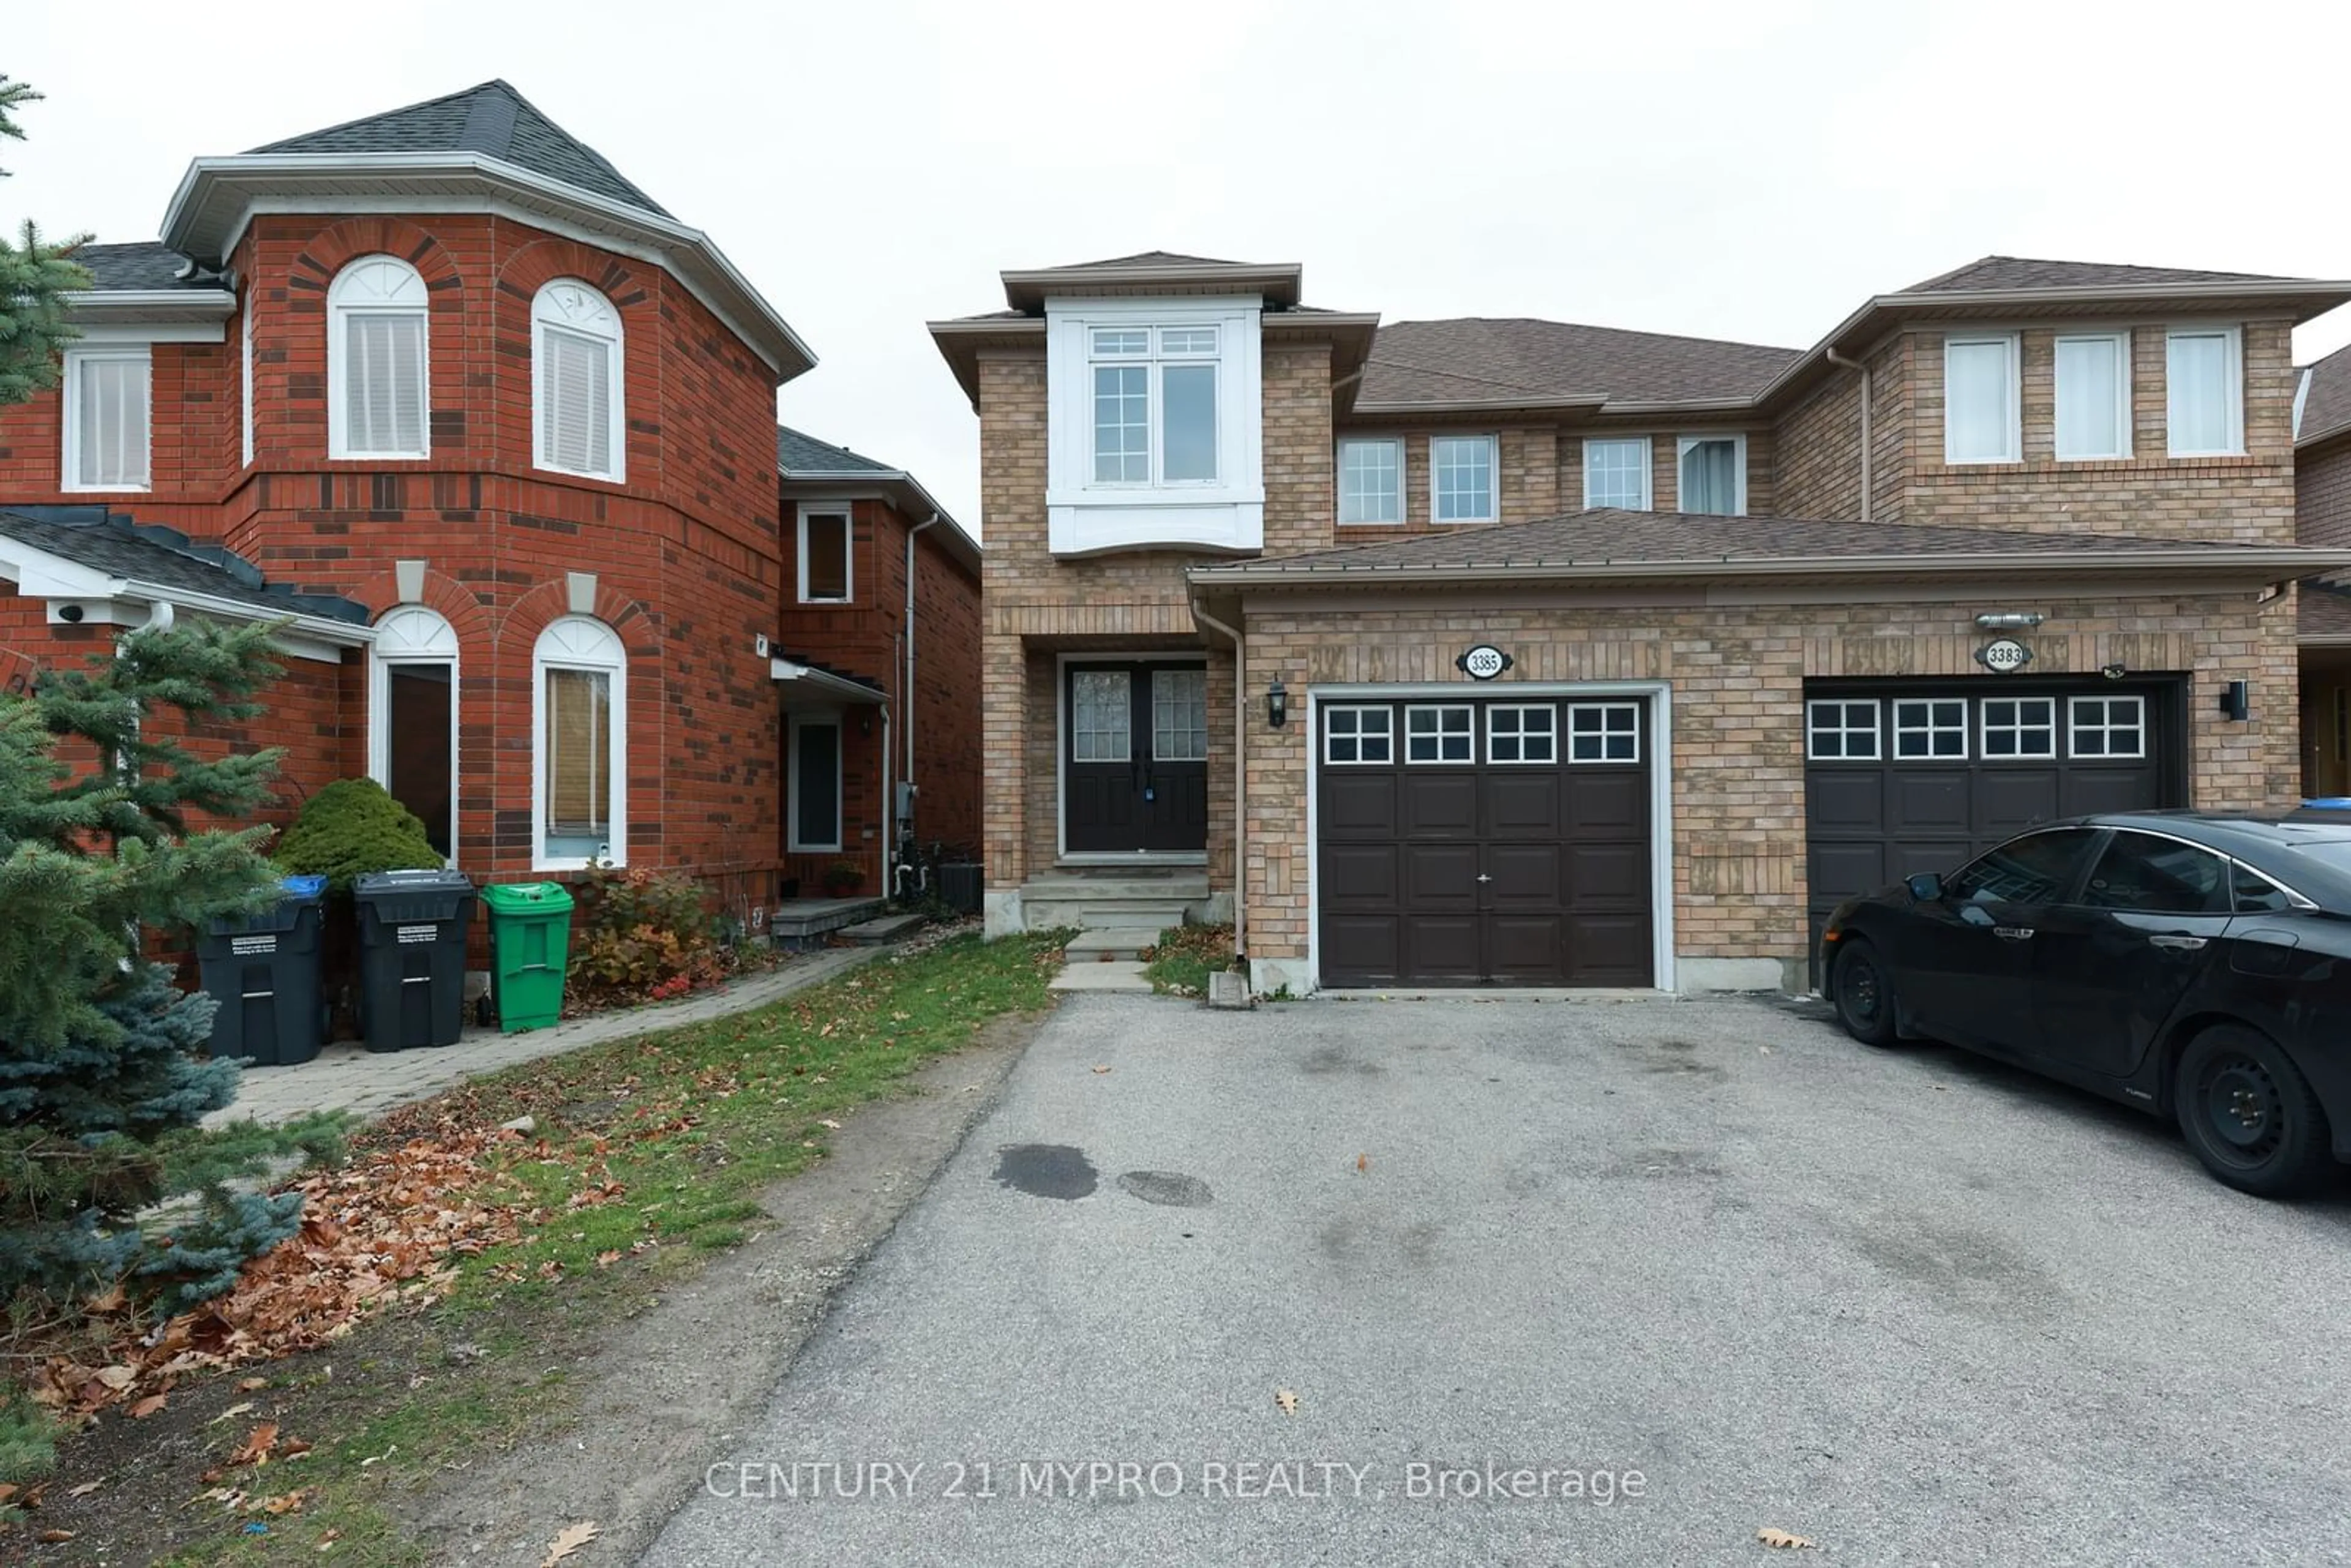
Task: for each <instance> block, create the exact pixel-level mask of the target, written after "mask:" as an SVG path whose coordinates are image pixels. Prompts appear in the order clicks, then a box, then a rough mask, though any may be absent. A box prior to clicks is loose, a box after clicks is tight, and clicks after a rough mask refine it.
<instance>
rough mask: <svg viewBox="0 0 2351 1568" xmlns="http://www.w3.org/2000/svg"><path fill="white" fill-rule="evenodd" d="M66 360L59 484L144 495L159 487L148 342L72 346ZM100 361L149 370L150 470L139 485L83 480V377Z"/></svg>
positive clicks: (59, 420)
mask: <svg viewBox="0 0 2351 1568" xmlns="http://www.w3.org/2000/svg"><path fill="white" fill-rule="evenodd" d="M60 357H61V359H62V360H63V361H64V363H63V366H62V371H63V375H62V380H61V381H60V382H59V385H58V389H57V392H58V398H59V402H58V408H57V423H58V424H59V425H60V426H62V427H63V431H62V434H63V439H62V441H61V442H60V443H59V445H60V451H59V453H58V455H57V460H58V463H59V465H60V466H59V469H58V473H57V488H58V489H60V490H65V491H71V492H74V493H76V494H80V495H117V496H127V495H140V494H143V493H145V492H147V491H150V490H152V489H153V488H154V487H155V354H154V350H153V349H152V346H151V345H149V344H146V343H100V344H97V345H93V346H90V347H78V346H77V347H72V348H68V349H67V350H66V351H65V353H64V354H63V355H62V356H60ZM96 363H124V364H138V365H141V366H142V367H144V368H145V370H146V372H147V399H146V414H145V423H146V426H147V428H146V431H145V435H146V443H147V459H146V461H145V462H144V463H142V464H141V465H140V466H141V467H142V468H144V469H145V470H146V472H147V478H146V482H145V483H143V484H139V485H85V484H83V483H82V482H81V444H82V439H83V437H84V435H85V434H87V433H86V432H84V431H83V429H82V427H81V380H82V376H83V374H84V369H85V367H87V366H89V365H91V364H96Z"/></svg>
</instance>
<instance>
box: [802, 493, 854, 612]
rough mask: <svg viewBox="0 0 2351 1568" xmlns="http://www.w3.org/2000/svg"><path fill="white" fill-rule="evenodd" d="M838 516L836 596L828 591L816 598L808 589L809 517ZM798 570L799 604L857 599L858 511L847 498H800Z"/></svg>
mask: <svg viewBox="0 0 2351 1568" xmlns="http://www.w3.org/2000/svg"><path fill="white" fill-rule="evenodd" d="M810 517H839V518H840V519H841V536H842V537H841V596H840V597H839V598H837V599H836V598H834V597H832V596H831V595H830V594H827V595H825V596H824V597H822V598H817V597H814V596H812V595H810V592H809V519H810ZM797 570H799V580H798V583H799V601H800V602H801V603H802V604H854V603H856V602H857V514H856V512H855V510H854V509H853V507H852V503H850V502H848V501H802V502H801V503H800V507H799V567H798V569H797Z"/></svg>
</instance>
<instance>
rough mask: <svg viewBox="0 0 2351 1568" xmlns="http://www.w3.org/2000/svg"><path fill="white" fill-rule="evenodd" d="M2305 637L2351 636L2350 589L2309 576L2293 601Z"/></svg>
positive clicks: (2300, 628)
mask: <svg viewBox="0 0 2351 1568" xmlns="http://www.w3.org/2000/svg"><path fill="white" fill-rule="evenodd" d="M2294 613H2295V614H2296V616H2297V617H2299V619H2300V622H2301V624H2300V626H2299V628H2298V630H2299V632H2300V633H2301V635H2303V636H2304V637H2351V589H2346V588H2344V587H2342V586H2341V585H2339V584H2335V583H2329V582H2325V581H2322V580H2319V579H2317V578H2310V579H2307V580H2304V583H2303V585H2302V592H2301V594H2300V596H2299V597H2297V598H2296V599H2295V601H2294Z"/></svg>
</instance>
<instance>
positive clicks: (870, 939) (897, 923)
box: [835, 915, 925, 947]
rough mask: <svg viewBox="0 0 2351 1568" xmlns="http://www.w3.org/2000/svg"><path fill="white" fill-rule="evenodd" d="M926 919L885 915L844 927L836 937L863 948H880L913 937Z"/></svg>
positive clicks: (917, 916)
mask: <svg viewBox="0 0 2351 1568" xmlns="http://www.w3.org/2000/svg"><path fill="white" fill-rule="evenodd" d="M924 918H925V917H924V916H922V915H883V916H882V917H881V918H880V919H878V920H861V921H859V922H858V923H857V924H856V925H844V926H842V927H841V929H840V931H839V932H837V933H835V935H837V936H840V937H841V940H842V941H844V942H854V943H856V944H857V945H858V946H861V947H879V946H882V945H883V944H884V943H886V942H895V941H897V940H898V939H899V938H900V937H902V936H913V935H914V929H915V927H917V926H919V925H922V924H923V921H924Z"/></svg>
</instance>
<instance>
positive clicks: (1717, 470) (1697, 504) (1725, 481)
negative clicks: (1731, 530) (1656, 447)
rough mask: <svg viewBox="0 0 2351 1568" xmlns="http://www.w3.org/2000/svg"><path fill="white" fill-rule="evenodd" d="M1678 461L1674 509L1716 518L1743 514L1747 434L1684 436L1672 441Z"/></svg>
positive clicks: (1745, 496) (1745, 495)
mask: <svg viewBox="0 0 2351 1568" xmlns="http://www.w3.org/2000/svg"><path fill="white" fill-rule="evenodd" d="M1677 449H1678V452H1677V455H1678V457H1679V460H1680V465H1681V468H1680V475H1679V483H1680V496H1681V498H1680V500H1679V501H1678V502H1677V510H1680V511H1684V512H1697V513H1700V514H1702V515H1705V516H1709V517H1744V516H1746V514H1747V437H1745V436H1744V435H1685V436H1683V437H1682V438H1681V440H1680V441H1679V442H1678V443H1677Z"/></svg>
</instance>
